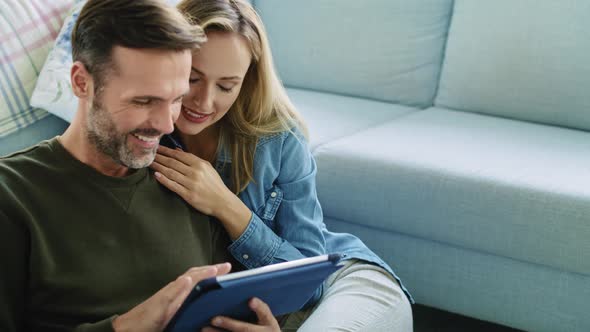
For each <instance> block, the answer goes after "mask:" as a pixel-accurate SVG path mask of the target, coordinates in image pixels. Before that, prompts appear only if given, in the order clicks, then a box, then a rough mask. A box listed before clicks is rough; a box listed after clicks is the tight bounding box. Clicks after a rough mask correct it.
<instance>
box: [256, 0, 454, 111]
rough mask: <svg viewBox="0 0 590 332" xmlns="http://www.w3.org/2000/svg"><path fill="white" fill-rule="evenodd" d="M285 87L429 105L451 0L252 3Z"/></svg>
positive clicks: (266, 0)
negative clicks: (264, 28) (261, 21)
mask: <svg viewBox="0 0 590 332" xmlns="http://www.w3.org/2000/svg"><path fill="white" fill-rule="evenodd" d="M254 3H255V6H256V8H257V9H258V11H259V12H260V15H261V17H262V19H263V21H264V23H265V25H266V28H267V31H268V33H269V36H270V37H269V38H270V44H271V46H272V51H273V54H274V58H275V60H276V64H277V67H278V70H279V73H280V76H281V78H282V79H283V82H284V83H285V84H287V85H289V86H292V87H305V88H309V89H313V90H321V91H328V92H334V93H339V94H347V95H352V96H360V97H366V98H371V99H378V100H385V101H391V102H399V103H402V104H406V105H411V106H420V107H426V106H430V105H432V100H433V98H434V94H435V89H436V85H437V81H438V77H439V74H440V65H441V62H442V51H443V45H444V42H445V38H446V34H447V29H448V23H449V18H450V14H451V7H452V1H451V0H421V1H405V0H373V1H371V4H370V5H369V4H367V3H366V2H365V1H358V0H338V1H333V0H331V1H317V0H281V1H276V0H256V1H255V2H254Z"/></svg>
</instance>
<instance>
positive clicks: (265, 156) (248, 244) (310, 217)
mask: <svg viewBox="0 0 590 332" xmlns="http://www.w3.org/2000/svg"><path fill="white" fill-rule="evenodd" d="M231 162H232V161H231V156H230V155H229V153H228V151H226V150H225V149H221V151H219V153H218V157H217V160H216V163H215V169H216V170H217V172H218V173H219V174H220V176H221V178H222V179H223V181H224V183H225V184H226V185H227V186H228V187H229V186H230V184H231ZM253 171H254V172H253V173H254V174H253V178H254V179H253V181H251V182H250V183H249V184H248V186H247V187H246V188H245V189H244V190H243V191H242V192H241V193H240V194H239V198H240V199H241V200H242V202H243V203H244V204H245V205H246V206H247V207H248V208H249V209H250V210H251V211H252V217H251V219H250V221H249V224H248V226H247V227H246V230H245V231H244V233H242V235H241V236H240V237H239V238H238V239H236V240H235V241H234V242H233V243H232V244H231V245H230V246H229V247H228V250H229V252H230V254H231V255H232V256H233V257H234V258H235V259H236V260H237V261H238V262H240V263H241V264H242V265H244V266H245V267H246V268H248V269H252V268H256V267H260V266H266V265H270V264H275V263H281V262H286V261H292V260H295V259H299V258H305V257H310V256H317V255H323V254H327V253H340V254H342V255H343V256H344V259H359V260H363V261H366V262H369V263H372V264H376V265H378V266H381V267H382V268H383V269H385V270H386V271H388V272H389V273H390V274H391V275H392V276H393V277H395V278H396V279H397V280H398V282H399V283H400V285H401V287H402V289H403V290H404V292H405V293H406V295H407V296H408V299H409V300H410V302H412V303H413V299H412V297H411V295H410V294H409V293H408V291H407V290H406V288H405V287H404V286H403V285H402V283H401V281H400V279H399V278H398V277H397V276H396V275H395V273H394V272H393V270H392V269H391V267H389V265H387V264H386V263H385V262H384V261H383V260H381V258H379V257H378V256H377V255H376V254H375V253H373V252H372V251H371V250H370V249H369V248H368V247H367V246H366V245H365V244H364V243H363V242H362V241H361V240H360V239H358V238H357V237H356V236H354V235H351V234H347V233H333V232H330V231H328V229H327V228H326V225H325V224H324V221H323V213H322V208H321V206H320V202H319V200H318V197H317V192H316V172H317V167H316V163H315V159H314V157H313V155H312V154H311V151H310V149H309V147H308V145H307V141H306V139H305V138H304V137H302V135H301V133H300V132H299V131H297V130H294V131H293V132H291V131H284V132H280V133H276V134H272V135H268V136H265V137H262V138H260V139H259V140H258V143H257V145H256V151H255V155H254V170H253ZM322 292H323V287H320V288H319V289H318V290H317V291H316V293H315V294H314V296H313V297H312V299H310V301H309V302H308V305H309V304H313V303H315V302H317V301H318V300H319V298H320V297H321V295H322Z"/></svg>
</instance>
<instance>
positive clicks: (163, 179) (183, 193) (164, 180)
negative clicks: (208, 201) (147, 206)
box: [154, 170, 190, 201]
mask: <svg viewBox="0 0 590 332" xmlns="http://www.w3.org/2000/svg"><path fill="white" fill-rule="evenodd" d="M154 175H155V177H156V179H157V180H158V182H160V183H161V184H162V185H163V186H164V187H166V188H168V189H170V190H172V191H173V192H175V193H177V194H178V195H179V196H180V197H182V199H184V200H185V201H188V199H189V198H190V191H189V190H188V189H187V188H186V187H185V186H183V185H181V184H180V183H178V182H176V181H173V180H171V179H169V178H168V177H167V176H166V175H165V174H163V173H161V172H160V171H158V170H156V172H155V173H154Z"/></svg>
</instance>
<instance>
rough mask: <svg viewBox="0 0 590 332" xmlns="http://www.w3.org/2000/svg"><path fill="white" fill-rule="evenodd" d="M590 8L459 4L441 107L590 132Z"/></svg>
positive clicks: (589, 4) (542, 0)
mask: <svg viewBox="0 0 590 332" xmlns="http://www.w3.org/2000/svg"><path fill="white" fill-rule="evenodd" d="M589 18H590V1H588V0H559V1H555V0H518V1H514V0H494V1H473V0H456V1H455V8H454V11H453V17H452V22H451V27H450V30H449V37H448V42H447V48H446V54H445V60H444V64H443V71H442V75H441V81H440V88H439V92H438V95H437V97H436V100H435V104H436V105H437V106H442V107H447V108H453V109H458V110H466V111H474V112H478V113H485V114H490V115H496V116H502V117H508V118H515V119H521V120H527V121H533V122H540V123H547V124H553V125H559V126H566V127H572V128H579V129H585V130H588V129H590V23H588V22H589V21H588V20H589Z"/></svg>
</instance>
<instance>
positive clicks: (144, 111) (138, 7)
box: [0, 0, 277, 332]
mask: <svg viewBox="0 0 590 332" xmlns="http://www.w3.org/2000/svg"><path fill="white" fill-rule="evenodd" d="M203 41H204V34H203V32H202V30H200V29H199V28H195V27H193V26H191V25H190V24H189V23H188V22H186V21H185V19H184V18H183V17H182V16H181V15H180V14H179V13H178V12H177V11H176V10H175V9H174V8H172V7H168V6H167V5H166V4H164V3H163V2H159V1H157V0H134V1H128V0H90V1H89V2H88V3H87V4H86V5H85V6H84V8H83V9H82V11H81V13H80V16H79V18H78V21H77V22H76V25H75V27H74V30H73V32H72V46H73V60H74V64H73V66H72V70H71V83H72V88H73V91H74V93H75V94H76V96H77V97H78V98H79V105H78V110H77V113H76V116H75V118H74V120H73V121H72V124H71V125H70V127H69V128H68V129H67V130H66V132H65V133H64V134H63V136H61V137H57V138H54V139H51V140H49V141H45V142H41V143H40V144H38V145H36V146H34V147H31V148H29V149H27V150H25V151H21V152H18V153H15V154H13V155H11V156H8V157H6V158H2V159H0V266H1V267H2V272H1V273H0V331H6V332H12V331H71V330H76V331H113V330H114V331H162V330H163V329H164V327H165V326H166V324H167V323H168V322H169V321H170V319H171V318H172V316H173V315H174V314H175V312H176V311H177V309H178V308H179V306H180V305H181V303H182V301H183V300H184V299H185V297H186V296H187V295H188V293H189V292H190V290H191V289H192V288H193V286H194V285H195V283H196V282H198V281H199V280H201V279H203V278H208V277H212V276H215V275H220V274H225V273H227V272H228V271H229V270H230V268H231V266H230V264H228V263H222V262H226V261H228V260H229V259H230V257H229V255H227V253H226V252H227V251H226V249H225V248H226V246H227V244H228V237H227V235H226V234H225V232H224V231H223V229H222V228H221V227H220V226H219V225H218V224H217V223H215V222H212V221H211V220H209V218H207V217H205V216H203V215H202V214H200V213H198V212H197V211H196V210H194V209H192V208H190V206H188V205H187V204H185V203H184V201H183V200H182V199H181V198H179V197H177V196H176V195H174V194H173V193H171V192H169V191H167V190H166V189H164V188H163V187H161V186H160V185H159V184H158V182H157V181H156V180H155V179H154V177H153V174H151V173H150V172H149V171H148V170H147V169H146V168H145V167H146V166H148V165H149V164H150V163H151V162H152V161H153V159H154V156H155V153H156V149H157V146H158V142H159V140H160V138H161V137H162V135H164V134H167V133H170V132H172V130H173V123H174V121H175V120H176V118H177V117H178V115H179V111H180V106H181V100H182V97H183V95H184V94H185V93H186V92H187V91H188V89H189V88H188V82H189V75H190V67H191V51H192V50H193V49H195V48H197V47H198V46H199V45H200V43H202V42H203ZM199 266H200V267H199ZM253 303H254V304H255V306H256V309H255V311H256V312H257V314H258V315H259V323H262V324H263V325H266V326H265V327H263V328H267V329H268V330H273V329H275V330H276V327H277V325H276V320H274V317H272V314H271V313H270V311H269V310H268V307H267V306H266V305H264V304H263V303H261V302H260V301H254V302H253ZM226 321H227V320H226ZM244 326H246V323H240V322H238V323H235V325H234V328H232V329H235V330H239V329H242V328H244Z"/></svg>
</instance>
